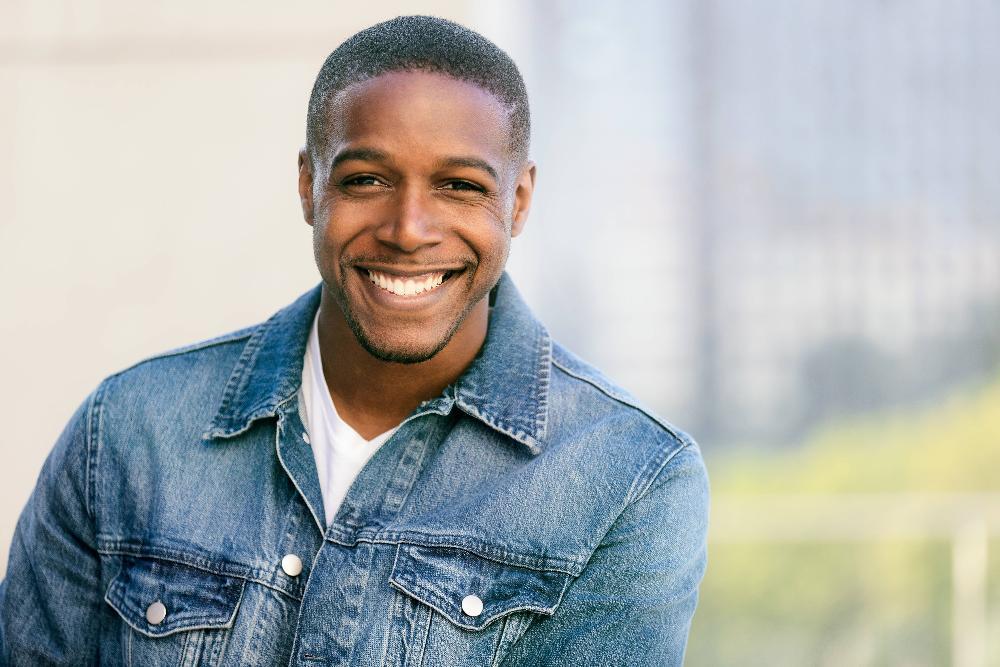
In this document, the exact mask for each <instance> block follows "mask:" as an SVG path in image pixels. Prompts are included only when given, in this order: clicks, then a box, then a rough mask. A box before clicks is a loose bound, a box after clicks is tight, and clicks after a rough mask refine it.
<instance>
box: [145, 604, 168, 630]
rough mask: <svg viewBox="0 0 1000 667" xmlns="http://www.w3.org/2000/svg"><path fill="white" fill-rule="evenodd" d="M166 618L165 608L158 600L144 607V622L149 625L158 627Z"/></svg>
mask: <svg viewBox="0 0 1000 667" xmlns="http://www.w3.org/2000/svg"><path fill="white" fill-rule="evenodd" d="M166 617H167V608H166V607H165V606H164V605H163V603H162V602H160V601H159V600H157V601H156V602H154V603H153V604H151V605H149V606H148V607H146V621H147V622H148V623H149V624H150V625H159V624H160V623H162V622H163V619H165V618H166Z"/></svg>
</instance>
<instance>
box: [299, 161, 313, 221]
mask: <svg viewBox="0 0 1000 667" xmlns="http://www.w3.org/2000/svg"><path fill="white" fill-rule="evenodd" d="M312 193H313V174H312V163H311V162H310V160H309V154H308V153H307V152H306V149H305V148H301V149H299V201H300V202H301V203H302V217H303V218H305V220H306V224H308V225H312V223H313V194H312Z"/></svg>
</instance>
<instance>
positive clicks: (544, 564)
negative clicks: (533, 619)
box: [327, 530, 590, 576]
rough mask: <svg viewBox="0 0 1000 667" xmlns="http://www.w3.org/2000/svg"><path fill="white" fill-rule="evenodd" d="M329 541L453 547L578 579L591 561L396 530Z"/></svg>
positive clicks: (444, 536) (366, 533)
mask: <svg viewBox="0 0 1000 667" xmlns="http://www.w3.org/2000/svg"><path fill="white" fill-rule="evenodd" d="M327 539H328V541H332V542H335V543H337V544H341V545H343V546H349V547H353V546H355V545H356V544H357V543H359V542H366V543H369V544H389V545H399V544H410V545H413V546H418V547H450V548H453V549H461V550H463V551H468V552H469V553H472V554H474V555H476V556H479V557H480V558H485V559H486V560H490V561H493V562H495V563H499V564H501V565H516V566H520V567H523V568H525V569H528V570H537V571H542V572H560V573H562V574H568V575H570V576H577V575H579V574H580V572H582V571H583V565H584V564H585V562H586V560H589V557H590V556H589V554H588V555H587V558H586V559H580V558H575V559H574V558H559V557H552V556H535V555H531V554H523V553H518V552H515V551H510V550H508V549H502V548H501V549H498V548H497V547H495V546H494V545H492V544H489V543H486V542H484V541H482V540H479V539H477V538H470V537H467V536H459V535H453V534H448V533H442V534H439V535H430V534H427V533H420V532H414V531H393V530H373V531H368V530H360V531H358V532H357V534H356V535H355V536H354V540H351V541H349V542H348V541H338V540H330V539H329V537H328V538H327Z"/></svg>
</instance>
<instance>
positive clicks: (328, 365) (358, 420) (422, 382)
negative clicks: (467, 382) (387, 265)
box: [319, 290, 489, 439]
mask: <svg viewBox="0 0 1000 667" xmlns="http://www.w3.org/2000/svg"><path fill="white" fill-rule="evenodd" d="M488 320H489V304H488V299H483V300H482V301H480V302H479V303H478V304H476V305H475V306H474V307H473V309H472V311H470V312H469V314H468V316H467V317H466V318H465V320H464V321H463V322H462V324H461V326H460V327H459V329H458V331H456V332H455V335H454V336H452V338H451V340H450V341H448V344H447V345H445V347H444V349H442V350H441V351H440V352H438V353H437V354H436V355H434V357H433V358H431V359H428V360H427V361H423V362H420V363H415V364H401V363H397V362H392V361H383V360H381V359H378V358H376V357H373V356H372V355H371V353H369V352H368V350H366V349H365V348H364V347H362V346H361V344H360V343H359V342H358V340H357V338H356V337H355V335H354V332H353V331H351V328H350V325H348V324H347V321H346V320H345V319H344V314H343V312H342V311H341V310H340V307H339V306H338V305H337V303H336V302H335V301H334V300H333V298H332V297H330V296H329V295H328V294H327V293H326V291H325V290H324V291H323V295H322V298H321V299H320V307H319V347H320V356H321V357H322V363H323V376H324V377H325V379H326V384H327V388H328V389H329V390H330V397H331V398H332V399H333V404H334V406H336V408H337V413H338V414H339V415H340V417H341V418H342V419H343V420H344V421H345V422H347V423H348V424H349V425H350V426H351V428H353V429H354V430H355V431H357V432H358V434H359V435H361V437H363V438H366V439H371V438H374V437H375V436H377V435H379V434H381V433H385V432H386V431H388V430H389V429H392V428H395V427H396V426H398V425H399V423H400V422H402V421H403V420H404V419H406V417H407V416H409V414H410V413H411V412H413V410H414V409H415V408H416V407H417V406H418V405H420V404H421V403H422V402H423V401H427V400H430V399H432V398H436V397H437V396H439V395H440V394H441V392H442V391H443V390H444V388H445V387H447V386H448V385H449V384H451V383H452V382H454V381H455V380H457V379H458V376H459V375H461V374H462V372H463V371H464V370H465V369H466V368H467V367H468V366H469V364H471V363H472V360H473V359H474V358H475V356H476V354H477V353H478V352H479V349H480V348H481V347H482V345H483V341H485V340H486V329H487V325H488Z"/></svg>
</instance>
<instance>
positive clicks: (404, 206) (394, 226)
mask: <svg viewBox="0 0 1000 667" xmlns="http://www.w3.org/2000/svg"><path fill="white" fill-rule="evenodd" d="M392 206H393V208H392V210H391V211H390V212H389V215H388V216H387V218H386V221H385V222H384V223H383V224H381V225H379V227H378V229H377V230H376V232H375V237H376V238H377V239H378V240H379V241H381V242H382V243H384V244H385V245H388V246H391V247H392V248H394V249H396V250H399V251H401V252H407V253H412V252H416V251H417V250H420V249H421V248H424V247H427V246H432V245H435V244H437V243H440V242H441V241H442V238H443V237H442V234H441V228H440V227H439V226H438V224H437V223H436V222H435V220H434V216H433V212H432V211H431V206H432V202H431V194H430V193H429V192H426V191H421V189H420V188H418V187H413V186H411V187H405V188H401V189H400V191H399V194H398V196H396V197H394V198H393V205H392Z"/></svg>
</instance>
